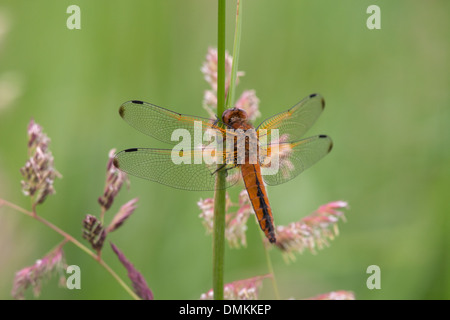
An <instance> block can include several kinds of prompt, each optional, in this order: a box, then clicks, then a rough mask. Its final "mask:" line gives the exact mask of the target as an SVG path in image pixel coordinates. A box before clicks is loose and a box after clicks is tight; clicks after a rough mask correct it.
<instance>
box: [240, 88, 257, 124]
mask: <svg viewBox="0 0 450 320" xmlns="http://www.w3.org/2000/svg"><path fill="white" fill-rule="evenodd" d="M235 107H236V108H239V109H242V110H244V111H245V112H246V113H247V116H248V119H249V120H250V121H254V120H255V119H256V118H258V117H259V116H261V113H260V112H259V99H258V97H257V96H256V93H255V90H245V91H244V92H242V94H241V97H240V98H239V99H238V101H236V103H235Z"/></svg>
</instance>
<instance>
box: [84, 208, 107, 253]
mask: <svg viewBox="0 0 450 320" xmlns="http://www.w3.org/2000/svg"><path fill="white" fill-rule="evenodd" d="M83 238H84V239H86V240H87V241H89V243H90V244H91V246H92V248H93V249H94V250H96V251H97V252H100V251H101V250H102V248H103V243H104V242H105V239H106V230H105V228H104V227H103V224H102V223H101V221H100V220H99V219H97V217H95V216H93V215H90V214H87V215H86V217H85V218H84V220H83Z"/></svg>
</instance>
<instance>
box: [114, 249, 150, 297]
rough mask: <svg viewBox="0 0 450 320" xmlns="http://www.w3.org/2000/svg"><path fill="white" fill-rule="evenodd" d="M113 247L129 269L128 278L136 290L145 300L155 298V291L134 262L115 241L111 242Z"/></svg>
mask: <svg viewBox="0 0 450 320" xmlns="http://www.w3.org/2000/svg"><path fill="white" fill-rule="evenodd" d="M111 248H112V249H113V251H114V253H115V254H116V255H117V257H118V258H119V261H120V262H121V263H122V265H123V266H124V267H125V269H127V271H128V278H129V279H130V280H131V283H132V284H133V288H134V292H135V293H136V294H137V295H138V296H139V297H140V298H141V299H143V300H153V292H152V291H151V290H150V288H149V287H148V285H147V281H145V279H144V276H143V275H142V274H141V273H140V272H139V271H137V269H136V268H135V267H134V266H133V264H132V263H131V262H130V261H128V259H127V258H126V257H125V255H124V254H123V253H122V252H121V251H120V250H119V249H118V248H117V247H116V246H115V245H114V244H113V243H111Z"/></svg>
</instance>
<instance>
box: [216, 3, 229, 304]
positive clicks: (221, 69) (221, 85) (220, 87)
mask: <svg viewBox="0 0 450 320" xmlns="http://www.w3.org/2000/svg"><path fill="white" fill-rule="evenodd" d="M225 9H226V0H218V34H217V118H218V119H221V117H222V113H223V112H224V111H225ZM218 166H219V165H218ZM225 179H226V177H225V171H224V170H219V171H218V172H217V178H216V192H215V194H214V233H213V291H214V299H215V300H223V297H224V296H223V283H224V282H223V269H224V256H225Z"/></svg>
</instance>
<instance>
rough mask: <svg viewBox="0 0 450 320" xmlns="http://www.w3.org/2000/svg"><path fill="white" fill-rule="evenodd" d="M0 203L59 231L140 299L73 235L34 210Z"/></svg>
mask: <svg viewBox="0 0 450 320" xmlns="http://www.w3.org/2000/svg"><path fill="white" fill-rule="evenodd" d="M2 205H5V206H8V207H10V208H12V209H14V210H16V211H19V212H21V213H23V214H25V215H27V216H30V217H31V218H33V219H36V220H37V221H39V222H41V223H42V224H44V225H46V226H47V227H49V228H50V229H52V230H53V231H55V232H57V233H59V234H60V235H61V236H63V237H64V239H65V240H66V241H70V242H72V243H73V244H74V245H76V246H77V247H78V248H80V249H81V250H82V251H84V252H85V253H87V254H88V255H90V256H91V257H92V258H93V259H94V260H95V261H97V262H98V263H99V264H100V265H101V266H102V267H104V268H105V269H106V270H107V271H108V272H109V273H110V274H111V275H112V276H113V278H114V279H116V281H117V282H118V283H119V284H120V285H121V286H122V287H123V288H124V289H125V291H127V292H128V293H129V294H130V296H131V297H133V299H136V300H140V298H139V297H138V296H137V295H136V293H134V291H133V290H131V288H130V287H129V286H128V285H127V284H126V283H125V282H124V281H123V280H122V279H121V278H120V277H119V276H118V275H117V274H116V273H115V272H114V270H112V269H111V267H110V266H109V265H108V264H107V263H106V262H105V261H104V260H102V259H101V257H100V256H99V255H97V254H95V253H93V252H92V251H91V250H89V248H88V247H86V246H85V245H83V244H82V243H81V242H79V241H78V240H77V239H75V238H74V237H72V236H71V235H70V234H68V233H67V232H65V231H64V230H62V229H60V228H59V227H57V226H55V225H54V224H53V223H51V222H49V221H47V220H45V219H44V218H42V217H40V216H38V215H37V214H36V212H30V211H28V210H26V209H24V208H22V207H19V206H18V205H16V204H14V203H11V202H9V201H6V200H4V199H1V198H0V207H1V206H2Z"/></svg>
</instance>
